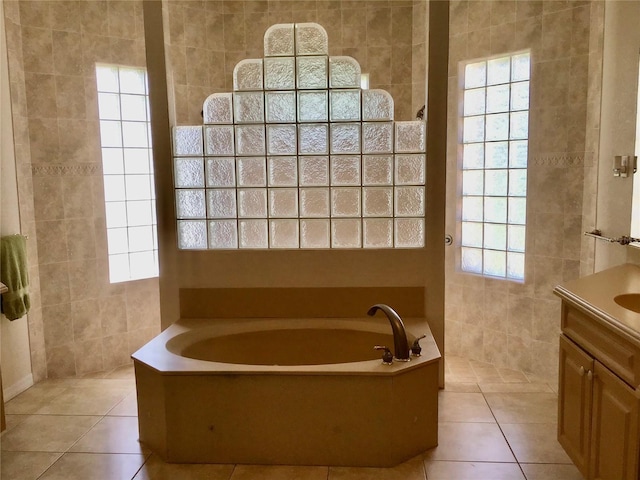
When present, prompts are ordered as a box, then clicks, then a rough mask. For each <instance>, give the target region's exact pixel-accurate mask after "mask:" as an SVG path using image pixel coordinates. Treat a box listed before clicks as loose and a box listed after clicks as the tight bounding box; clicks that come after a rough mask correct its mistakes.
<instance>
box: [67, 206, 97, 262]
mask: <svg viewBox="0 0 640 480" xmlns="http://www.w3.org/2000/svg"><path fill="white" fill-rule="evenodd" d="M93 226H94V222H93V219H90V218H88V219H85V218H76V219H72V220H65V231H66V236H67V251H68V252H69V261H74V260H82V259H92V258H95V257H96V242H95V238H94V233H93V232H94V229H93ZM94 271H95V269H94Z"/></svg>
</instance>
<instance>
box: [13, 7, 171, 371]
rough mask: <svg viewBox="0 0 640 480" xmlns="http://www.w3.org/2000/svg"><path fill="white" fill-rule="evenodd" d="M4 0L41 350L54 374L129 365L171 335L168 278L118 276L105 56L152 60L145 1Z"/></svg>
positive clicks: (35, 333) (128, 61)
mask: <svg viewBox="0 0 640 480" xmlns="http://www.w3.org/2000/svg"><path fill="white" fill-rule="evenodd" d="M4 4H5V16H6V18H7V29H8V39H7V40H8V42H7V44H8V48H9V51H10V52H12V55H11V56H12V58H11V63H10V72H9V73H10V78H11V87H12V97H13V116H14V124H16V125H17V126H18V128H16V137H17V138H16V143H17V144H18V145H17V146H19V147H22V148H18V154H17V156H18V162H19V163H20V162H24V164H25V165H26V166H25V168H20V169H19V171H21V172H23V173H25V169H26V176H27V177H28V181H30V182H32V183H33V193H32V198H33V214H32V215H33V218H34V220H35V221H34V225H33V228H31V230H33V235H32V236H30V239H31V238H33V239H34V242H35V245H33V246H32V247H33V248H31V251H33V252H37V260H35V262H36V265H37V268H38V270H39V280H40V282H39V285H41V288H40V293H41V295H40V298H41V305H42V310H41V313H42V327H40V328H38V325H37V323H35V322H34V321H33V320H31V317H32V314H30V315H29V316H30V327H31V328H30V331H31V332H30V333H31V337H32V343H33V341H34V337H36V340H37V339H38V338H39V335H41V336H42V337H43V338H42V341H41V348H36V349H34V348H33V345H32V356H34V355H36V356H38V355H40V356H42V357H43V358H42V361H41V362H40V363H41V364H44V362H45V361H46V375H48V376H49V377H63V376H71V375H76V374H78V375H81V374H85V373H88V372H92V371H99V370H102V369H105V368H112V367H115V366H118V365H123V364H126V363H128V362H129V361H130V360H129V355H130V353H132V352H133V351H135V350H136V349H137V348H138V347H139V346H141V345H142V344H143V343H145V342H146V341H147V340H148V339H150V338H152V337H153V336H155V335H156V334H157V333H158V332H159V329H160V323H159V301H158V284H157V283H158V282H157V279H152V280H146V281H137V282H130V283H126V284H124V283H123V284H114V285H111V284H109V280H108V265H107V246H106V226H105V212H104V191H103V185H102V167H101V155H100V137H99V128H98V114H97V93H96V80H95V64H96V62H104V63H116V64H122V65H134V66H144V65H145V52H144V32H143V21H142V6H141V2H134V1H122V2H117V1H109V2H84V1H56V2H48V1H43V2H37V1H5V2H4ZM20 135H23V140H22V141H21V137H20ZM25 151H26V153H25ZM29 153H30V157H29ZM24 158H27V159H28V160H23V159H24ZM20 201H21V204H22V197H21V198H20ZM36 239H37V240H36ZM34 278H35V279H37V278H38V275H37V274H36V275H32V279H34ZM38 303H40V302H38ZM36 311H37V310H36ZM32 324H33V325H32ZM40 332H41V333H40ZM42 347H44V348H42ZM45 352H46V353H45ZM37 365H39V364H38V363H36V364H35V365H34V368H35V367H36V366H37ZM41 370H42V372H40V375H41V376H40V378H42V376H44V375H45V371H44V369H43V368H42V367H41Z"/></svg>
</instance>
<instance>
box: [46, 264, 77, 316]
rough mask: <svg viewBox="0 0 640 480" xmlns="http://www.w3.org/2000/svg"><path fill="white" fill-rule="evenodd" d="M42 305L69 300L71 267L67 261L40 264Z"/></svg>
mask: <svg viewBox="0 0 640 480" xmlns="http://www.w3.org/2000/svg"><path fill="white" fill-rule="evenodd" d="M40 292H41V294H42V305H43V306H44V305H57V304H60V303H65V302H69V300H70V295H69V268H68V266H67V264H66V263H51V264H46V265H40Z"/></svg>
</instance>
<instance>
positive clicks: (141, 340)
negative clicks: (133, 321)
mask: <svg viewBox="0 0 640 480" xmlns="http://www.w3.org/2000/svg"><path fill="white" fill-rule="evenodd" d="M159 333H160V326H159V325H158V326H156V327H153V328H143V329H139V330H129V331H128V332H127V342H128V347H129V355H131V354H133V353H134V352H135V351H136V350H138V349H139V348H140V347H142V346H143V345H144V344H145V343H147V342H148V341H149V340H151V339H152V338H153V337H155V336H156V335H158V334H159Z"/></svg>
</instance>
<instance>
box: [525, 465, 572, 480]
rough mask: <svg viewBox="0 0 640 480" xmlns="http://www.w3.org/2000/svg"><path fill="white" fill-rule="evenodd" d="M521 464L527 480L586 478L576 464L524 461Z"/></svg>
mask: <svg viewBox="0 0 640 480" xmlns="http://www.w3.org/2000/svg"><path fill="white" fill-rule="evenodd" d="M520 466H521V467H522V470H523V471H524V474H525V476H526V477H527V480H584V477H583V476H582V474H581V473H580V472H579V471H578V469H577V468H576V467H575V465H554V464H540V463H523V464H521V465H520Z"/></svg>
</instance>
